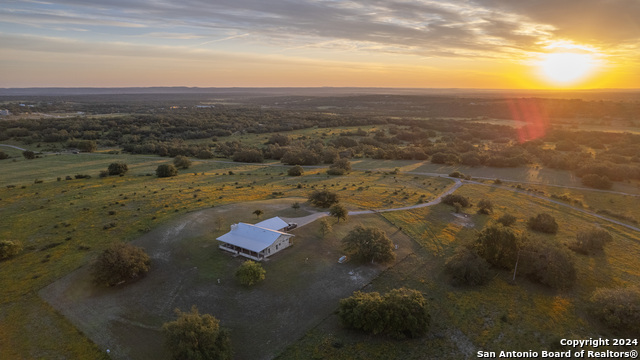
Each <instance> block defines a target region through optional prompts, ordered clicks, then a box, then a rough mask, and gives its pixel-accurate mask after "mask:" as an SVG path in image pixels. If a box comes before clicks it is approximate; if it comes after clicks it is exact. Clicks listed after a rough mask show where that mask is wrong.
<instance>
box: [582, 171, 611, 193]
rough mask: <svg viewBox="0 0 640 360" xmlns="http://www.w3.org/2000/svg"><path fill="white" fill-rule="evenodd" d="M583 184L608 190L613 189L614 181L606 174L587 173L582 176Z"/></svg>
mask: <svg viewBox="0 0 640 360" xmlns="http://www.w3.org/2000/svg"><path fill="white" fill-rule="evenodd" d="M582 184H583V185H584V186H588V187H592V188H594V189H601V190H608V189H611V187H612V186H613V183H612V182H611V180H609V178H608V177H607V176H606V175H602V176H600V175H597V174H587V175H585V176H583V177H582Z"/></svg>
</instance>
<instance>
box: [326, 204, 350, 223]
mask: <svg viewBox="0 0 640 360" xmlns="http://www.w3.org/2000/svg"><path fill="white" fill-rule="evenodd" d="M329 215H331V216H333V217H334V218H336V219H338V222H340V219H342V220H344V221H347V217H349V211H348V210H347V208H345V207H344V206H342V205H340V204H335V205H333V206H332V207H331V208H330V209H329Z"/></svg>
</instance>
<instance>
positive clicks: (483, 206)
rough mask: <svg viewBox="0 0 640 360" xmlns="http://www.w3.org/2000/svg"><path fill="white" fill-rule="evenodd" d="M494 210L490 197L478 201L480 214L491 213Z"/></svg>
mask: <svg viewBox="0 0 640 360" xmlns="http://www.w3.org/2000/svg"><path fill="white" fill-rule="evenodd" d="M492 212H493V203H492V202H491V200H489V199H482V200H480V201H478V214H485V215H489V214H491V213H492Z"/></svg>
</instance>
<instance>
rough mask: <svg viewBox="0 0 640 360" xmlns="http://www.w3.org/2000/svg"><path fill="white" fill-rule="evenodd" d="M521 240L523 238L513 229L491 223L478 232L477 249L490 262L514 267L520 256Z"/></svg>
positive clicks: (498, 265) (503, 266)
mask: <svg viewBox="0 0 640 360" xmlns="http://www.w3.org/2000/svg"><path fill="white" fill-rule="evenodd" d="M520 242H521V239H520V238H519V237H518V236H517V235H516V233H514V232H513V231H512V230H510V229H507V228H504V227H502V226H500V225H491V226H488V227H486V228H484V229H483V230H482V231H481V232H480V233H478V237H477V239H476V250H477V251H478V255H480V256H481V257H482V258H483V259H485V260H486V261H487V262H488V263H489V264H491V265H494V266H497V267H501V268H504V269H512V268H513V266H514V265H515V263H516V259H517V257H518V247H519V245H520Z"/></svg>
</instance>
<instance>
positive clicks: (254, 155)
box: [233, 149, 264, 163]
mask: <svg viewBox="0 0 640 360" xmlns="http://www.w3.org/2000/svg"><path fill="white" fill-rule="evenodd" d="M233 161H236V162H248V163H261V162H263V161H264V155H263V154H262V151H260V150H258V149H243V150H240V151H236V152H235V153H234V154H233Z"/></svg>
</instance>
